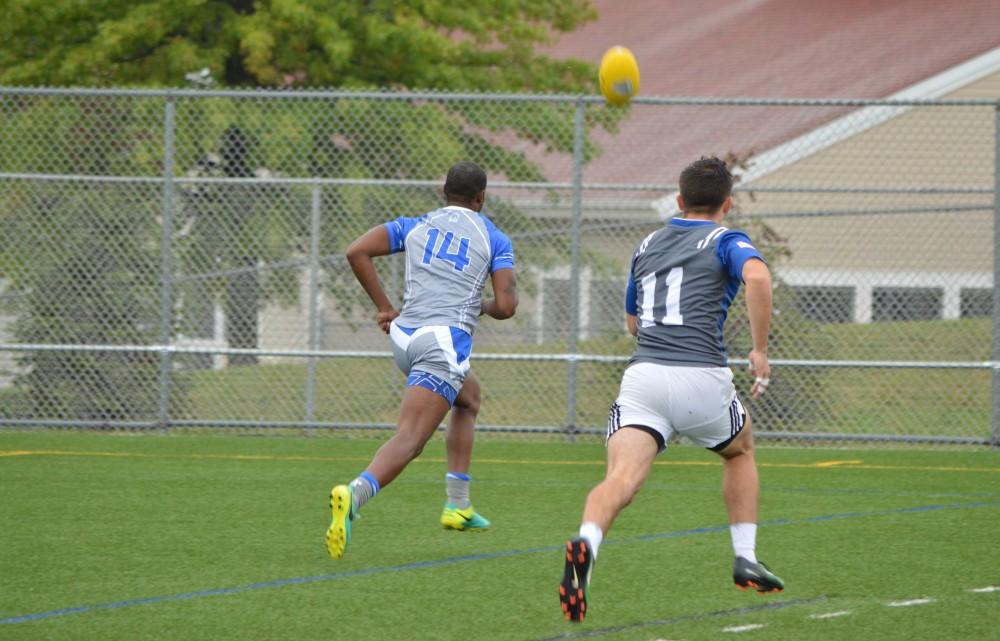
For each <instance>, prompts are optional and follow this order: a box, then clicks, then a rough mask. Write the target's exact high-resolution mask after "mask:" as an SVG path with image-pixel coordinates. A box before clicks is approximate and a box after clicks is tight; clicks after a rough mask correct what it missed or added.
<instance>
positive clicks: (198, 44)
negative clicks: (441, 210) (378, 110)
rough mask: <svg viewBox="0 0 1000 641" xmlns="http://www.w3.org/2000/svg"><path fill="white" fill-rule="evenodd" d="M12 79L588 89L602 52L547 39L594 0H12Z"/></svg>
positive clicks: (7, 51) (3, 61)
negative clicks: (549, 48)
mask: <svg viewBox="0 0 1000 641" xmlns="http://www.w3.org/2000/svg"><path fill="white" fill-rule="evenodd" d="M5 4H7V8H6V10H5V11H4V13H5V15H4V20H3V21H2V22H0V83H3V84H15V85H89V86H108V85H121V84H129V85H142V86H180V85H183V84H184V78H185V75H186V74H187V73H190V72H192V71H194V70H198V69H202V68H205V67H207V68H208V69H209V70H210V71H211V73H212V76H213V77H214V78H216V79H217V80H218V81H219V82H220V83H221V84H223V85H225V86H230V87H234V86H251V85H253V86H269V87H280V86H288V85H292V84H295V85H307V86H313V87H341V88H352V87H362V86H366V87H367V86H381V87H393V88H395V87H407V88H423V89H449V90H475V91H546V92H553V91H555V92H564V91H565V92H575V91H579V90H580V89H581V88H582V87H589V86H591V85H592V82H593V78H594V74H593V68H592V66H591V65H590V64H588V63H585V62H581V61H564V60H555V59H552V58H551V57H548V56H546V55H542V54H540V53H538V51H537V50H536V48H537V47H538V46H539V45H545V44H547V43H549V42H551V41H552V40H553V39H554V38H555V37H557V36H558V35H559V34H562V33H566V32H569V31H572V30H574V29H576V28H577V27H579V26H580V25H581V24H584V23H585V22H587V21H589V20H592V19H594V18H595V17H596V13H595V11H594V9H593V7H592V6H591V5H590V1H589V0H517V1H514V0H463V1H462V2H453V1H452V0H337V1H336V2H330V1H329V0H258V1H252V0H144V1H135V0H104V1H97V0H81V1H76V2H45V1H44V0H7V2H6V3H5Z"/></svg>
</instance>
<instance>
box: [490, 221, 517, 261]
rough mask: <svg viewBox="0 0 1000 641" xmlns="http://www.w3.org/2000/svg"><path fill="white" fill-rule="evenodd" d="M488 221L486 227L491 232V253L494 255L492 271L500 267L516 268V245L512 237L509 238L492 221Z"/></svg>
mask: <svg viewBox="0 0 1000 641" xmlns="http://www.w3.org/2000/svg"><path fill="white" fill-rule="evenodd" d="M486 222H487V225H486V229H487V230H488V231H489V234H490V253H491V254H492V255H493V258H492V259H491V261H490V273H491V274H492V273H493V272H495V271H497V270H498V269H514V246H513V245H512V244H511V242H510V238H507V236H506V234H504V233H503V232H502V231H500V230H499V229H498V228H497V226H496V225H494V224H493V223H492V222H490V221H489V220H487V221H486Z"/></svg>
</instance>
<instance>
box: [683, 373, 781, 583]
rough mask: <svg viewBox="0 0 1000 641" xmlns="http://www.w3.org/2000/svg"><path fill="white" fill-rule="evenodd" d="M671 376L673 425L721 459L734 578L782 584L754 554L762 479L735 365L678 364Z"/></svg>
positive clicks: (751, 581) (736, 580)
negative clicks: (740, 396) (730, 366)
mask: <svg viewBox="0 0 1000 641" xmlns="http://www.w3.org/2000/svg"><path fill="white" fill-rule="evenodd" d="M671 376H672V380H673V383H674V387H673V391H674V392H675V393H674V398H675V399H676V402H674V403H673V404H672V406H671V412H672V414H671V416H670V420H671V425H672V426H673V427H674V429H675V430H676V431H677V432H679V433H680V434H683V435H684V436H686V437H687V438H689V439H691V441H693V442H694V443H695V444H697V445H700V446H702V447H705V448H708V449H710V450H712V451H713V452H715V453H716V454H718V455H719V456H721V457H722V459H723V474H722V497H723V500H724V501H725V504H726V511H727V512H728V514H729V529H730V532H731V535H732V540H733V551H734V557H735V559H734V562H733V568H734V569H733V580H734V582H735V583H736V584H737V585H738V586H739V587H749V586H751V585H752V586H753V587H754V588H756V589H757V590H759V591H761V592H770V591H773V590H780V589H782V588H783V587H784V583H783V582H782V580H781V579H780V578H778V577H777V576H775V575H774V574H773V573H771V572H770V571H769V570H768V569H767V568H766V567H765V566H764V565H763V564H761V563H758V561H757V558H756V556H755V551H754V549H755V547H756V537H757V497H758V494H759V488H760V484H759V482H758V479H757V463H756V461H755V459H754V442H753V432H752V431H751V428H750V415H749V414H748V413H747V411H746V408H744V407H743V404H742V403H741V402H740V399H739V397H738V396H737V394H736V389H735V388H734V387H733V373H732V371H731V370H730V369H729V368H726V367H676V368H674V371H673V372H672V374H671Z"/></svg>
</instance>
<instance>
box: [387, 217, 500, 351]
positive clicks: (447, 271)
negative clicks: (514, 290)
mask: <svg viewBox="0 0 1000 641" xmlns="http://www.w3.org/2000/svg"><path fill="white" fill-rule="evenodd" d="M385 227H386V229H387V230H388V232H389V250H390V253H393V254H395V253H397V252H401V251H405V252H406V282H405V288H404V290H403V309H402V311H401V312H400V315H399V317H398V318H397V319H396V323H397V324H398V325H401V326H403V327H411V328H413V327H425V326H427V325H447V326H450V327H457V328H458V329H461V330H463V331H465V332H467V333H468V334H469V335H470V336H471V335H472V333H473V332H474V331H475V328H476V322H477V320H478V318H479V310H480V306H481V304H482V297H483V286H484V285H485V283H486V277H487V276H489V275H490V274H492V273H493V272H494V271H496V270H498V269H504V268H509V269H513V267H514V250H513V248H512V247H511V243H510V239H509V238H507V236H505V235H504V234H503V232H501V231H500V230H499V229H497V227H496V225H494V224H493V223H492V222H491V221H490V220H489V219H488V218H486V217H485V216H483V215H482V214H480V213H478V212H475V211H472V210H471V209H466V208H464V207H455V206H449V207H443V208H441V209H437V210H435V211H432V212H430V213H428V214H425V215H423V216H420V217H419V218H409V217H402V218H397V219H396V220H392V221H389V222H387V223H385Z"/></svg>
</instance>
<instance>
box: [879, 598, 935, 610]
mask: <svg viewBox="0 0 1000 641" xmlns="http://www.w3.org/2000/svg"><path fill="white" fill-rule="evenodd" d="M933 602H934V599H930V598H925V599H909V600H907V601H890V602H889V603H886V605H887V606H889V607H890V608H906V607H909V606H911V605H924V604H926V603H933Z"/></svg>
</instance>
